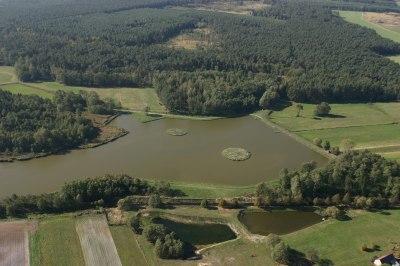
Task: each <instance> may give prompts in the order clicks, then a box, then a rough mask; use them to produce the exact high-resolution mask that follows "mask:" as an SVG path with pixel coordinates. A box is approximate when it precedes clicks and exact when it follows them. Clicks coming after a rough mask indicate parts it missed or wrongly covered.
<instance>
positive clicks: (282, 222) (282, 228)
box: [238, 210, 322, 236]
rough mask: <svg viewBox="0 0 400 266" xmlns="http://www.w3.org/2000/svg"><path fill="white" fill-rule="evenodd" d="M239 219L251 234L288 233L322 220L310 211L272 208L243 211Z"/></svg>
mask: <svg viewBox="0 0 400 266" xmlns="http://www.w3.org/2000/svg"><path fill="white" fill-rule="evenodd" d="M238 218H239V221H240V222H242V223H243V224H244V225H245V226H246V227H247V229H248V230H249V231H250V232H252V233H253V234H259V235H265V236H266V235H268V234H270V233H273V234H277V235H284V234H289V233H292V232H294V231H297V230H300V229H303V228H306V227H308V226H311V225H313V224H316V223H319V222H321V221H322V217H321V216H319V215H317V214H316V213H314V212H312V211H295V210H273V211H253V210H251V211H243V212H241V213H240V214H239V217H238Z"/></svg>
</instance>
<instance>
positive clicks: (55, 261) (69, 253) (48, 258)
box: [30, 215, 85, 266]
mask: <svg viewBox="0 0 400 266" xmlns="http://www.w3.org/2000/svg"><path fill="white" fill-rule="evenodd" d="M30 256H31V265H60V266H61V265H65V266H67V265H77V266H78V265H85V261H84V259H83V253H82V249H81V244H80V242H79V238H78V235H77V233H76V231H75V218H74V217H73V216H71V215H57V216H51V217H46V218H43V219H41V220H39V225H38V229H37V231H36V232H34V233H33V234H32V235H31V237H30Z"/></svg>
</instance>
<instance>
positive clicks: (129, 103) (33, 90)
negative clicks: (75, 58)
mask: <svg viewBox="0 0 400 266" xmlns="http://www.w3.org/2000/svg"><path fill="white" fill-rule="evenodd" d="M13 71H14V69H13V68H12V67H0V89H3V90H6V91H10V92H11V93H19V94H24V95H39V96H40V97H44V98H52V97H53V95H54V93H55V91H57V90H64V91H72V92H78V91H80V90H84V91H95V92H97V93H98V94H99V96H100V98H103V99H104V98H112V99H114V100H115V101H117V102H120V103H121V105H122V108H124V109H129V110H137V111H142V110H143V109H144V108H145V107H146V106H148V107H149V108H150V111H152V112H159V113H165V112H166V109H165V108H164V106H163V105H162V104H161V103H160V101H159V99H158V96H157V94H156V92H155V90H154V89H152V88H87V87H75V86H66V85H63V84H60V83H57V82H37V83H19V82H18V80H17V79H16V77H15V75H14V74H13Z"/></svg>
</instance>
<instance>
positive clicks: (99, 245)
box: [76, 215, 122, 266]
mask: <svg viewBox="0 0 400 266" xmlns="http://www.w3.org/2000/svg"><path fill="white" fill-rule="evenodd" d="M76 232H77V233H78V236H79V241H80V242H81V246H82V251H83V256H84V258H85V263H86V265H87V266H102V265H104V266H114V265H115V266H122V264H121V260H120V258H119V256H118V252H117V248H116V247H115V244H114V240H113V238H112V235H111V232H110V229H109V228H108V224H107V220H106V218H105V217H104V216H102V215H101V216H100V215H99V216H92V217H84V218H81V219H78V220H77V222H76Z"/></svg>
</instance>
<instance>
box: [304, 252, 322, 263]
mask: <svg viewBox="0 0 400 266" xmlns="http://www.w3.org/2000/svg"><path fill="white" fill-rule="evenodd" d="M306 257H307V259H308V260H309V261H310V262H312V263H313V264H317V263H319V261H320V259H319V255H318V251H316V250H315V249H311V250H308V251H307V252H306Z"/></svg>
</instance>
